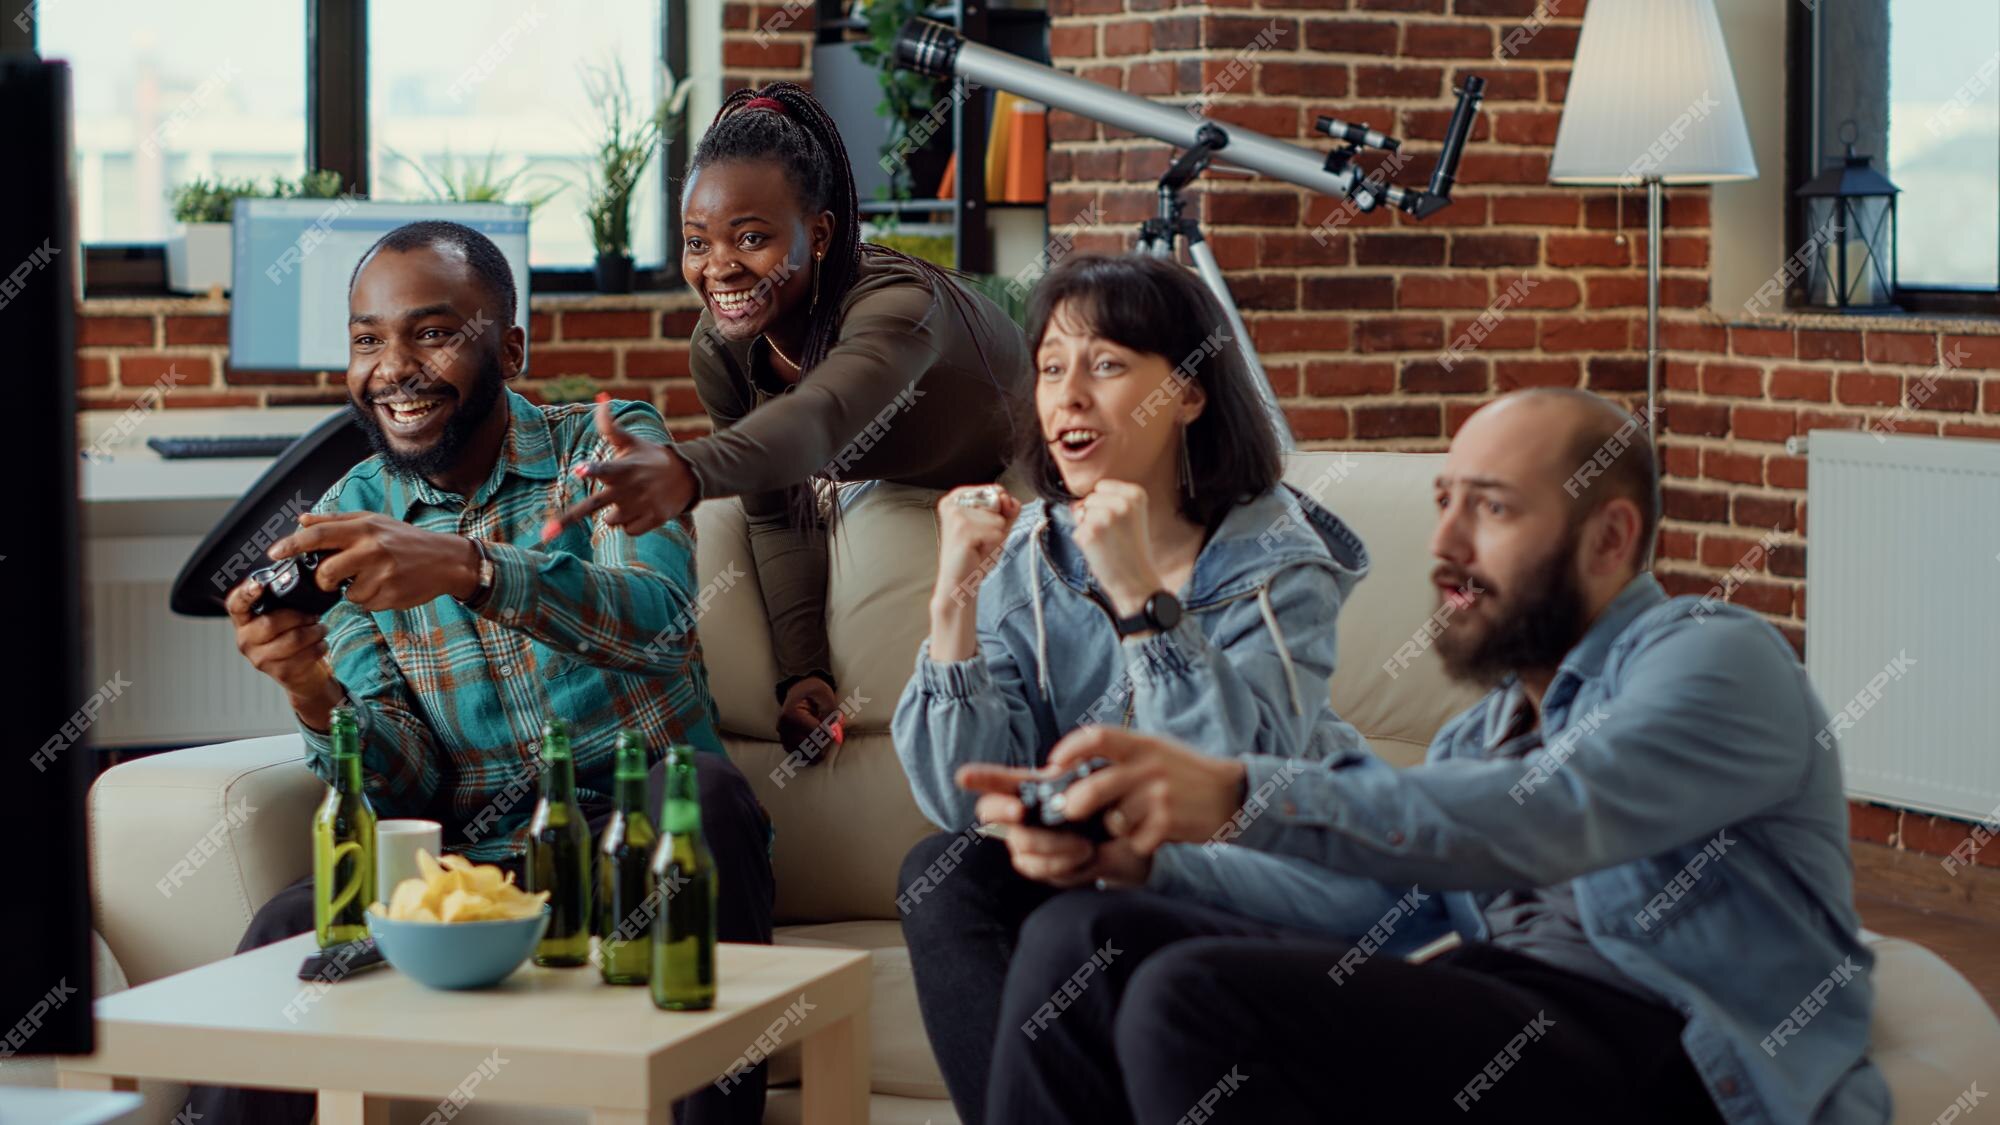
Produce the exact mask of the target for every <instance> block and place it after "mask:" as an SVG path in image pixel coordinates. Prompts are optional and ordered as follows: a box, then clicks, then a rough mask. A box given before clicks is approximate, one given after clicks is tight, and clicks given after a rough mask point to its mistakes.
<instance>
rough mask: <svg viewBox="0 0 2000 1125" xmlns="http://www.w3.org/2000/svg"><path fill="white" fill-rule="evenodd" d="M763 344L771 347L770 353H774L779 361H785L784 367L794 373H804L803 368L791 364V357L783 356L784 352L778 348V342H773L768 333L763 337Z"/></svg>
mask: <svg viewBox="0 0 2000 1125" xmlns="http://www.w3.org/2000/svg"><path fill="white" fill-rule="evenodd" d="M764 342H765V343H767V344H769V345H771V351H772V352H773V353H774V354H775V355H777V357H778V358H779V359H782V360H784V361H785V364H786V366H788V367H790V368H791V369H792V370H794V371H804V370H805V368H803V367H800V366H799V365H798V364H796V363H793V362H792V357H791V356H788V355H786V354H785V352H784V349H782V348H780V347H778V342H777V341H776V340H773V339H771V337H770V335H769V334H768V333H767V334H765V336H764Z"/></svg>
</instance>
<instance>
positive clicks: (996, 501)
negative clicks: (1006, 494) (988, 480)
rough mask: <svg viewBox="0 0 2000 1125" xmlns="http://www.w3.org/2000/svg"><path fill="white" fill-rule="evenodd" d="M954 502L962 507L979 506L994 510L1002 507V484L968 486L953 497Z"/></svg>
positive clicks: (984, 509) (986, 509)
mask: <svg viewBox="0 0 2000 1125" xmlns="http://www.w3.org/2000/svg"><path fill="white" fill-rule="evenodd" d="M953 502H954V503H956V504H957V505H958V506H959V507H961V508H978V509H981V510H982V511H988V512H990V511H994V510H996V509H998V508H999V507H1000V486H999V485H997V484H982V485H980V486H979V487H978V488H968V489H966V490H965V491H963V492H960V493H959V494H958V495H957V496H956V497H953Z"/></svg>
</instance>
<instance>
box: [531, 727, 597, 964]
mask: <svg viewBox="0 0 2000 1125" xmlns="http://www.w3.org/2000/svg"><path fill="white" fill-rule="evenodd" d="M542 765H543V769H542V792H541V796H540V798H538V799H537V800H536V801H535V815H534V817H533V818H532V819H531V820H529V821H528V862H527V865H526V873H527V884H528V887H527V889H528V892H529V893H530V894H533V893H534V892H536V891H547V892H549V928H548V929H547V930H545V931H543V932H542V940H541V942H540V943H539V944H537V945H536V946H535V964H537V965H545V966H548V967H549V968H558V969H568V968H574V967H576V966H578V965H582V964H585V963H587V962H588V961H589V960H590V825H589V823H588V822H586V821H585V820H584V819H583V808H582V806H580V805H578V804H577V802H576V759H575V758H572V757H571V756H570V751H569V724H568V723H565V722H563V721H562V720H561V719H550V720H549V721H548V724H547V725H546V726H544V727H543V728H542Z"/></svg>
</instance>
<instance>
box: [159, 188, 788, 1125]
mask: <svg viewBox="0 0 2000 1125" xmlns="http://www.w3.org/2000/svg"><path fill="white" fill-rule="evenodd" d="M516 299H517V298H516V294H515V290H514V281H513V274H512V271H511V270H510V268H509V266H508V264H507V261H506V259H505V258H504V257H503V256H502V255H501V254H500V251H499V250H498V248H496V247H495V246H494V245H493V243H492V242H491V241H490V240H488V239H487V238H486V237H485V236H484V235H482V234H479V233H478V232H476V231H473V230H471V229H470V228H467V227H464V226H460V225H458V224H456V223H445V222H421V223H412V224H410V225H408V226H405V227H401V228H399V229H397V230H394V231H391V232H390V233H389V234H387V235H385V236H384V237H383V238H382V239H381V241H379V242H378V243H376V245H375V246H374V247H373V248H372V249H371V250H370V251H369V252H368V253H367V254H366V255H364V256H363V258H362V260H361V264H360V265H359V266H358V267H357V268H356V270H355V274H354V278H353V280H352V282H351V284H350V289H349V321H348V337H349V350H348V354H349V362H348V371H347V389H348V394H349V397H350V401H349V403H348V407H349V411H350V413H351V414H352V415H353V418H354V422H355V424H356V425H357V426H359V427H360V428H361V429H362V430H363V431H364V432H366V433H367V435H368V437H369V441H370V444H371V446H372V447H373V449H374V453H375V455H374V456H372V457H370V458H369V459H368V460H366V461H363V462H362V463H361V464H359V465H357V466H355V467H354V468H353V469H352V470H350V471H349V472H348V473H347V475H346V476H344V477H342V478H341V479H340V481H339V482H338V483H337V484H335V485H334V486H333V488H331V489H329V490H328V491H327V494H326V496H325V497H324V498H323V499H321V501H320V502H319V504H318V506H317V507H316V508H315V509H314V511H313V512H312V513H310V514H308V515H306V516H304V517H303V518H302V519H301V520H300V521H299V522H300V524H301V526H300V529H299V530H298V531H296V532H294V533H293V534H292V535H290V536H288V537H286V538H284V539H281V540H279V541H278V542H276V543H274V544H273V545H272V546H271V549H270V552H269V553H270V555H271V557H272V558H273V559H282V558H287V557H291V556H295V555H299V554H302V553H304V552H307V551H317V552H321V553H322V555H323V560H322V561H321V563H320V565H319V567H318V582H319V584H320V586H321V587H322V588H325V589H328V590H333V589H338V588H339V587H340V584H341V583H343V582H344V583H347V587H346V593H345V599H344V600H343V601H341V602H340V603H339V604H337V605H335V606H334V608H333V609H332V610H330V611H328V613H327V614H326V616H325V617H324V618H321V619H317V620H316V619H314V618H312V617H311V616H309V615H307V614H303V613H299V612H296V611H291V610H279V611H276V612H273V613H269V614H265V615H263V616H260V617H253V616H251V615H250V607H251V605H252V604H253V603H254V602H255V601H256V599H257V595H258V594H259V593H260V590H259V588H258V587H257V585H256V584H255V583H253V582H247V581H246V582H245V583H243V584H242V585H240V586H238V587H237V588H236V589H235V590H233V591H231V592H230V595H229V599H228V606H229V612H230V616H231V618H232V620H233V621H234V622H235V626H236V641H237V647H238V649H240V650H241V651H242V652H243V654H244V656H245V657H246V658H248V659H249V661H250V662H251V664H253V665H254V666H256V668H257V669H258V670H259V671H261V672H263V673H265V674H266V675H268V676H270V677H271V678H272V679H274V680H276V681H277V682H278V683H279V684H280V685H281V686H283V687H284V689H285V692H286V694H287V695H288V697H289V698H290V701H291V705H292V709H293V711H294V712H296V714H297V716H298V720H299V728H300V732H301V733H302V734H303V735H304V738H305V743H306V750H307V756H308V759H309V762H310V764H311V766H312V768H313V770H314V771H315V772H316V773H318V774H319V775H320V776H321V777H323V778H330V777H331V770H332V761H331V746H330V744H329V741H328V738H327V735H326V730H327V727H328V725H329V719H330V716H331V712H332V709H333V708H334V707H335V706H337V705H340V704H342V703H347V704H349V705H351V706H353V707H354V709H355V711H356V714H357V715H358V717H359V719H360V722H361V739H362V772H363V774H364V776H365V778H366V786H367V790H368V796H369V800H370V801H371V802H372V803H373V804H374V806H375V810H376V812H377V813H378V814H380V815H381V816H383V817H385V818H386V817H424V818H429V819H434V820H437V821H440V822H441V823H443V824H444V826H445V830H444V844H445V848H446V850H448V851H454V852H463V853H464V854H466V855H468V856H470V857H472V858H475V859H479V860H482V861H486V862H494V863H499V864H502V865H503V866H508V867H511V868H513V869H514V870H515V871H517V872H518V871H519V866H520V863H521V856H522V853H523V850H524V849H525V847H526V839H527V825H528V819H529V815H530V813H531V812H532V811H533V807H534V804H535V797H536V792H537V787H538V781H539V766H540V744H541V732H542V726H543V723H544V722H545V721H546V720H547V719H548V718H549V717H550V716H558V717H561V718H563V719H566V720H568V721H569V724H570V730H571V737H572V745H573V747H574V753H575V758H576V773H577V790H578V796H579V798H580V799H581V801H582V804H583V806H584V811H585V814H586V815H587V816H589V817H590V818H591V820H592V827H593V830H595V829H597V828H599V827H601V824H602V822H603V820H604V819H605V818H606V817H608V816H609V814H610V796H609V795H610V792H611V773H612V756H613V755H612V745H613V738H614V736H615V735H616V733H617V732H618V731H619V730H620V729H622V728H626V727H630V728H634V729H636V730H639V731H641V732H643V733H644V735H645V737H646V742H647V745H648V747H649V748H650V749H651V750H653V751H654V753H655V756H656V762H655V768H654V770H653V773H652V776H651V778H650V781H651V784H650V786H649V789H650V794H649V804H650V806H651V807H653V808H655V809H657V808H659V806H660V799H661V796H662V791H663V789H664V777H663V769H662V767H661V765H660V763H659V762H658V760H657V759H658V757H659V756H661V755H663V754H664V751H665V748H666V747H667V745H668V744H670V743H687V744H691V745H693V746H694V747H696V748H697V749H699V750H703V751H707V753H702V754H697V755H696V756H695V758H696V766H697V776H698V779H699V781H700V786H701V803H702V827H703V831H704V833H705V834H706V836H707V838H708V843H709V846H710V849H711V850H712V851H713V852H714V855H715V862H716V868H717V873H718V880H717V881H718V884H719V886H720V898H719V902H718V907H719V909H718V916H717V927H716V928H717V936H718V937H719V938H720V939H721V940H723V941H751V942H763V943H768V942H769V941H770V940H771V907H772V896H773V882H772V875H771V865H770V855H769V848H768V843H769V833H770V824H769V820H768V819H767V818H766V816H765V814H764V811H763V809H762V807H761V806H760V805H759V804H758V803H757V799H756V797H755V796H754V795H753V794H752V793H751V791H750V788H749V785H748V783H747V782H745V781H744V779H743V775H742V774H741V773H740V772H739V771H738V770H737V769H736V767H735V766H733V765H731V764H730V762H729V760H728V758H727V757H726V756H725V754H724V752H723V746H722V740H721V738H720V737H719V736H718V734H717V733H716V727H715V718H714V709H715V708H714V702H713V700H712V699H711V698H710V696H709V690H708V679H707V676H706V674H705V672H704V670H703V668H702V662H701V646H700V643H699V641H698V640H697V638H696V635H695V628H694V624H695V621H694V619H695V605H696V596H697V594H696V589H695V568H694V542H693V540H692V538H691V537H690V536H689V535H688V533H687V532H686V531H684V530H683V529H682V528H681V527H680V526H679V525H677V524H669V525H667V526H666V527H664V528H661V529H659V530H657V531H654V532H651V533H649V534H646V535H639V536H633V535H628V534H627V533H625V532H624V531H622V530H620V529H619V524H620V523H621V522H623V521H622V520H621V518H620V516H619V513H618V511H617V509H616V508H615V507H611V508H606V509H604V510H603V511H600V512H597V513H594V514H593V515H592V517H591V518H590V519H588V520H586V521H584V522H582V523H579V524H576V525H574V526H571V527H567V528H564V529H561V530H559V531H558V530H557V529H554V528H547V530H548V531H551V532H555V534H554V535H553V537H552V538H550V539H549V540H547V541H546V542H544V540H543V535H544V534H545V526H546V525H547V523H548V520H549V517H550V516H551V515H553V514H555V513H557V512H560V511H562V510H563V509H564V508H565V507H567V506H568V505H569V504H571V503H573V502H575V501H577V500H579V499H581V498H582V497H583V495H584V492H585V490H586V489H587V488H588V487H589V484H588V481H586V480H585V479H583V478H582V476H581V475H580V474H578V473H577V472H576V471H575V470H576V469H577V468H578V467H579V466H581V465H583V464H585V463H588V462H591V461H595V460H599V459H602V458H605V457H608V456H609V455H610V454H611V453H612V452H613V451H614V450H616V449H618V448H621V447H623V446H624V445H625V444H627V443H630V442H633V441H648V442H654V443H664V442H667V441H669V440H670V439H669V438H668V436H667V433H666V430H665V427H664V426H663V425H662V423H661V421H660V418H659V415H658V414H657V413H656V412H655V411H654V410H653V409H652V408H651V407H650V406H647V405H646V404H644V403H637V402H620V403H612V404H610V409H609V410H607V411H600V412H598V414H599V416H598V417H597V418H596V419H593V415H592V413H591V411H590V408H588V407H583V406H554V407H539V406H536V405H534V404H533V403H530V402H529V401H528V400H527V399H525V398H522V397H521V396H520V395H518V394H515V393H514V392H512V391H511V390H508V389H507V387H506V380H507V379H509V378H511V377H513V376H514V375H515V374H517V373H518V372H519V370H520V367H521V363H522V359H523V356H524V354H525V346H526V337H525V334H524V333H523V332H522V330H521V329H520V328H519V327H516V326H515V324H514V318H515V303H516ZM614 419H615V421H614ZM304 830H305V826H304V825H301V826H300V831H304ZM381 893H382V894H383V895H384V896H386V895H387V893H388V888H383V889H382V891H381ZM312 924H313V910H312V880H311V878H310V877H308V878H306V879H303V880H301V881H299V882H298V883H295V884H293V885H292V886H290V887H287V888H286V889H285V890H283V891H280V892H279V893H278V894H277V895H276V896H275V897H274V898H273V899H272V900H271V901H270V902H268V903H266V904H265V905H264V906H263V907H262V908H261V909H260V910H259V911H258V912H257V914H256V916H255V918H253V919H252V921H251V924H250V927H249V930H248V931H247V932H246V933H245V935H244V937H243V941H242V943H241V944H240V945H239V946H238V952H242V951H244V950H248V949H253V948H256V947H257V946H260V945H264V944H267V943H269V942H272V941H277V940H280V939H282V938H285V937H289V936H291V935H293V934H296V933H300V932H303V931H306V930H309V929H311V928H312ZM746 1077H752V1078H753V1081H750V1082H745V1083H743V1084H741V1085H739V1086H736V1087H733V1088H732V1090H731V1091H730V1092H729V1093H728V1094H723V1093H720V1092H718V1091H716V1090H714V1089H712V1088H707V1089H705V1090H704V1092H703V1093H702V1094H700V1095H697V1096H694V1097H692V1098H690V1099H689V1101H688V1105H687V1110H688V1115H687V1117H686V1118H685V1119H686V1120H687V1121H722V1120H734V1121H757V1120H760V1119H761V1118H762V1115H763V1102H764V1097H763V1087H764V1082H763V1073H762V1068H761V1067H760V1068H758V1070H757V1072H756V1073H755V1074H754V1076H746ZM195 1104H196V1105H197V1108H198V1109H202V1111H203V1112H204V1113H206V1112H209V1111H219V1112H220V1113H221V1116H220V1117H219V1118H217V1120H222V1121H230V1122H239V1121H240V1122H251V1121H254V1122H298V1123H300V1125H303V1123H304V1122H306V1121H308V1120H310V1118H311V1117H312V1114H313V1099H312V1098H311V1097H310V1096H306V1095H297V1094H279V1093H273V1092H268V1091H243V1090H222V1089H217V1088H207V1089H203V1090H200V1091H198V1093H197V1097H196V1103H195Z"/></svg>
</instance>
